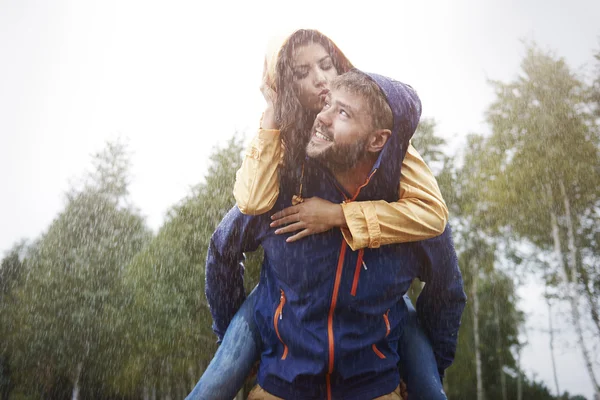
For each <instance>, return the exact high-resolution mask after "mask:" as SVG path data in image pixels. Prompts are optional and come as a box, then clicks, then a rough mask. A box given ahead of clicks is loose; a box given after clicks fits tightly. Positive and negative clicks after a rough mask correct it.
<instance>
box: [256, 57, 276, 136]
mask: <svg viewBox="0 0 600 400" xmlns="http://www.w3.org/2000/svg"><path fill="white" fill-rule="evenodd" d="M260 91H261V93H262V94H263V97H264V98H265V101H266V102H267V107H266V108H265V112H264V113H263V117H262V121H261V124H260V127H261V128H262V129H279V127H278V126H277V123H276V122H275V102H276V101H277V93H276V92H275V91H274V90H273V88H271V86H269V84H268V83H267V60H266V59H265V66H264V69H263V77H262V84H261V85H260Z"/></svg>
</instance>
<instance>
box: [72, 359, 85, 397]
mask: <svg viewBox="0 0 600 400" xmlns="http://www.w3.org/2000/svg"><path fill="white" fill-rule="evenodd" d="M82 370H83V361H80V362H79V363H77V368H76V369H75V376H74V379H73V392H72V393H71V400H79V392H80V390H79V380H80V378H81V371H82Z"/></svg>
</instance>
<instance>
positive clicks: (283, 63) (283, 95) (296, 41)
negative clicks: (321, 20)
mask: <svg viewBox="0 0 600 400" xmlns="http://www.w3.org/2000/svg"><path fill="white" fill-rule="evenodd" d="M309 43H318V44H320V45H321V46H323V48H324V49H325V51H326V52H327V53H328V54H329V55H330V56H331V59H332V62H333V65H334V67H335V68H336V70H337V72H338V74H343V73H344V72H347V71H349V70H350V69H351V68H352V64H351V63H350V61H349V60H348V59H347V58H346V56H345V55H344V53H342V51H341V50H340V49H339V48H338V47H337V46H336V45H335V43H333V42H332V41H331V39H329V38H328V37H327V36H325V35H323V34H322V33H321V32H319V31H316V30H312V29H300V30H298V31H296V32H294V33H293V34H292V35H291V36H290V37H289V38H288V40H287V42H286V43H285V44H284V46H283V47H282V48H281V50H280V52H279V57H278V59H277V64H276V67H275V71H276V73H277V76H276V82H275V84H276V87H277V100H276V102H275V119H276V122H277V124H278V125H279V130H280V132H281V141H282V143H283V147H284V150H285V151H284V157H283V169H284V173H286V174H287V175H288V176H290V175H291V176H294V175H296V174H295V171H296V170H297V167H298V166H299V165H301V163H302V162H303V161H304V157H305V154H306V145H307V144H308V142H309V140H310V131H311V128H312V125H313V123H314V121H315V118H316V116H317V113H316V112H313V111H309V110H307V109H305V108H304V107H302V105H301V104H300V101H299V100H298V97H297V95H296V92H295V90H294V88H293V82H294V77H293V71H292V66H293V60H294V50H295V49H296V48H298V47H301V46H305V45H307V44H309Z"/></svg>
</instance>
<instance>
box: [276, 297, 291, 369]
mask: <svg viewBox="0 0 600 400" xmlns="http://www.w3.org/2000/svg"><path fill="white" fill-rule="evenodd" d="M284 305H285V293H284V292H283V289H281V297H280V298H279V305H278V306H277V309H276V310H275V315H274V316H273V325H275V333H276V334H277V337H278V338H279V341H280V342H281V344H282V345H283V355H282V356H281V359H282V360H285V359H286V357H287V355H288V347H287V345H286V344H285V343H284V342H283V339H281V335H280V334H279V320H280V319H281V318H283V306H284Z"/></svg>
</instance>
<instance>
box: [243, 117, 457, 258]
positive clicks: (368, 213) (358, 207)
mask: <svg viewBox="0 0 600 400" xmlns="http://www.w3.org/2000/svg"><path fill="white" fill-rule="evenodd" d="M281 157H282V150H281V141H280V138H279V131H278V130H275V129H260V130H259V131H258V135H256V136H255V137H254V138H253V139H252V142H251V143H250V147H249V148H248V149H247V151H246V154H245V157H244V160H243V162H242V166H241V168H240V169H239V170H238V171H237V173H236V180H235V186H234V189H233V195H234V197H235V200H236V202H237V206H238V207H239V209H240V211H241V212H242V213H244V214H249V215H259V214H263V213H265V212H267V211H269V210H270V209H271V208H273V206H274V205H275V202H276V201H277V197H278V196H279V174H278V169H279V163H280V162H281ZM399 197H400V198H399V200H398V201H397V202H395V203H388V202H386V201H383V200H378V201H357V202H351V203H344V204H342V209H343V211H344V216H345V218H346V224H347V225H348V228H342V233H343V235H344V238H345V239H346V241H347V242H348V245H349V246H350V248H352V250H358V249H362V248H365V247H369V248H377V247H379V246H381V245H385V244H390V243H403V242H414V241H417V240H424V239H429V238H432V237H435V236H438V235H440V234H441V233H442V232H443V231H444V229H445V228H446V222H447V221H448V208H447V207H446V203H445V202H444V199H443V198H442V194H441V192H440V188H439V187H438V184H437V181H436V180H435V177H434V176H433V173H432V172H431V170H430V169H429V167H427V164H425V161H423V159H422V158H421V156H420V155H419V153H418V152H417V150H415V148H414V147H413V146H412V145H410V146H408V150H407V152H406V156H405V157H404V161H403V162H402V169H401V179H400V194H399Z"/></svg>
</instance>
